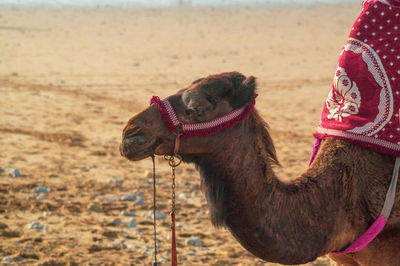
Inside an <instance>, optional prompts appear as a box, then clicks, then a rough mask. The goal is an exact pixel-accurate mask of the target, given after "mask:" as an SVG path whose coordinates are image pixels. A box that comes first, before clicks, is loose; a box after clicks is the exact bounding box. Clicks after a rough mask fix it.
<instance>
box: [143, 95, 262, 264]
mask: <svg viewBox="0 0 400 266" xmlns="http://www.w3.org/2000/svg"><path fill="white" fill-rule="evenodd" d="M257 96H258V95H257V94H255V95H254V96H253V98H252V99H251V101H250V103H249V104H248V105H247V106H244V107H241V108H239V109H236V110H233V111H232V112H230V113H229V114H226V115H224V116H221V117H218V118H215V119H213V120H210V121H206V122H202V123H192V124H183V123H181V122H180V121H179V118H178V116H177V114H176V112H175V110H174V108H173V107H172V105H171V103H170V102H169V100H168V98H165V99H163V100H160V98H159V97H157V96H153V97H152V98H151V100H150V105H151V104H155V105H156V106H157V108H158V110H159V111H160V113H161V116H162V117H163V120H164V123H165V125H166V126H167V128H168V130H169V131H171V132H172V133H173V134H175V135H176V138H175V145H174V151H173V154H172V155H165V156H164V158H165V159H166V160H167V161H168V164H169V166H171V168H172V196H171V201H172V207H171V213H170V214H171V265H173V266H176V265H178V258H177V253H176V236H175V168H176V167H178V166H179V165H180V164H181V162H182V157H181V156H180V155H179V147H180V139H181V138H182V139H186V138H195V137H205V136H211V135H214V134H217V133H218V132H220V131H221V130H224V129H228V128H232V127H234V126H236V125H237V124H239V123H240V122H242V121H244V120H245V119H246V118H248V117H249V116H250V114H251V113H252V112H253V110H254V106H255V104H256V97H257ZM153 181H154V182H153V185H154V203H153V208H154V211H153V212H154V217H153V218H154V249H155V252H154V261H155V262H154V265H157V237H156V203H155V202H156V193H155V191H156V187H155V184H156V182H155V162H154V156H153Z"/></svg>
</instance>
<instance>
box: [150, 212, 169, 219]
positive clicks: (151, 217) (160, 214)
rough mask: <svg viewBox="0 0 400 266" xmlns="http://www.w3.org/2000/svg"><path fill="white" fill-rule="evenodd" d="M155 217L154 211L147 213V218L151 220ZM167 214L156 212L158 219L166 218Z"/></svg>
mask: <svg viewBox="0 0 400 266" xmlns="http://www.w3.org/2000/svg"><path fill="white" fill-rule="evenodd" d="M153 217H154V211H149V212H148V213H147V215H146V219H147V220H151V219H153ZM166 218H167V216H166V215H165V214H164V213H161V212H156V220H165V219H166Z"/></svg>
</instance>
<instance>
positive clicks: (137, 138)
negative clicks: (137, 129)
mask: <svg viewBox="0 0 400 266" xmlns="http://www.w3.org/2000/svg"><path fill="white" fill-rule="evenodd" d="M124 142H125V144H135V143H136V144H143V143H145V142H146V138H145V137H144V136H142V135H137V136H133V137H129V138H126V139H125V140H124Z"/></svg>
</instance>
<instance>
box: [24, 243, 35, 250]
mask: <svg viewBox="0 0 400 266" xmlns="http://www.w3.org/2000/svg"><path fill="white" fill-rule="evenodd" d="M24 248H29V249H32V248H34V246H33V245H32V244H26V245H25V246H24Z"/></svg>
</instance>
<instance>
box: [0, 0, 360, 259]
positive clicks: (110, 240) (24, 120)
mask: <svg viewBox="0 0 400 266" xmlns="http://www.w3.org/2000/svg"><path fill="white" fill-rule="evenodd" d="M360 4H361V1H349V0H348V1H338V0H336V1H333V0H332V1H330V0H326V1H322V0H320V1H317V0H316V1H312V0H307V1H306V0H304V1H301V0H297V1H296V0H295V1H289V0H287V1H278V0H270V1H261V0H255V1H239V0H237V1H233V0H232V1H229V0H225V1H211V0H204V1H200V0H198V1H195V0H192V1H184V0H181V1H172V0H171V1H168V0H165V1H150V0H149V1H144V0H132V1H127V0H125V1H122V0H121V1H120V0H115V1H111V0H108V1H95V0H93V1H89V0H80V1H78V0H76V1H74V0H59V1H43V0H26V1H10V0H0V264H14V265H82V264H83V265H86V264H88V265H150V264H151V263H152V260H153V256H152V253H153V252H154V249H153V242H152V239H153V230H152V228H153V224H152V215H153V214H152V213H151V210H152V178H151V177H152V175H151V169H152V165H151V160H150V159H147V160H143V161H140V162H128V161H127V160H125V159H124V158H122V157H121V156H120V155H119V151H118V145H119V142H120V140H121V133H122V129H123V127H124V125H125V123H126V122H127V120H128V119H129V118H130V117H131V116H132V115H133V114H134V113H136V112H138V111H140V110H142V109H143V108H145V107H147V106H148V104H149V100H150V98H151V96H153V95H158V96H160V97H162V98H163V97H166V96H168V95H170V94H173V93H175V92H176V91H178V90H179V89H182V88H185V87H186V86H188V85H189V84H190V83H191V82H192V81H193V80H195V79H197V78H199V77H204V76H207V75H210V74H217V73H221V72H228V71H233V70H236V71H240V72H242V73H243V74H244V75H253V76H255V77H256V78H257V87H258V88H257V89H258V93H259V97H258V98H257V104H256V108H257V109H258V110H259V112H260V113H261V115H262V116H263V118H264V119H265V120H266V121H267V122H268V123H269V125H270V127H271V134H272V137H273V138H274V140H275V145H276V148H277V152H278V158H279V160H280V162H281V164H282V165H283V167H282V168H277V169H276V172H277V173H278V175H279V177H280V178H281V179H284V180H290V179H293V178H296V177H297V176H299V175H300V174H301V173H302V172H303V171H304V170H305V169H306V168H307V162H308V159H309V155H310V152H311V149H312V144H313V137H312V133H313V132H314V130H315V128H316V126H317V124H318V121H319V116H320V111H321V109H322V106H323V103H324V101H325V98H326V96H327V95H328V92H329V90H330V87H331V80H332V77H333V74H334V71H335V69H336V63H337V57H338V55H339V52H340V49H341V47H342V45H343V44H344V43H345V41H346V39H347V36H348V33H349V31H350V28H351V25H352V23H353V21H354V20H355V18H356V17H357V15H358V13H359V12H360V9H361V7H360ZM156 163H157V185H158V205H157V209H158V212H159V213H157V218H158V228H159V229H158V230H159V235H158V241H159V248H160V254H159V256H158V257H159V260H160V262H162V263H163V264H168V263H169V245H170V244H169V242H170V233H169V221H168V213H169V209H170V200H169V199H170V193H171V189H170V186H171V185H170V182H171V181H170V169H169V167H168V166H167V163H166V162H165V161H164V160H163V159H162V158H157V160H156ZM177 171H178V172H177V208H178V209H177V227H178V230H177V237H178V254H179V261H180V262H181V265H189V264H191V265H274V264H271V263H266V262H262V261H260V260H259V259H257V258H256V257H254V256H253V255H251V254H250V253H248V252H247V251H246V250H245V249H243V248H242V247H241V246H240V245H239V244H238V243H237V242H236V241H235V240H234V239H233V237H232V236H231V235H230V233H229V232H227V231H226V230H224V229H215V228H213V227H212V226H211V223H210V220H209V217H208V209H207V206H206V202H205V199H204V196H203V195H202V193H201V192H200V189H199V184H200V180H199V176H198V173H197V172H196V171H195V170H194V169H193V167H192V166H191V165H183V166H180V167H179V168H178V170H177ZM326 219H329V217H327V218H326ZM266 222H267V221H266ZM308 265H329V262H328V260H327V258H324V257H323V258H320V259H318V260H317V261H316V262H312V263H309V264H308Z"/></svg>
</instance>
